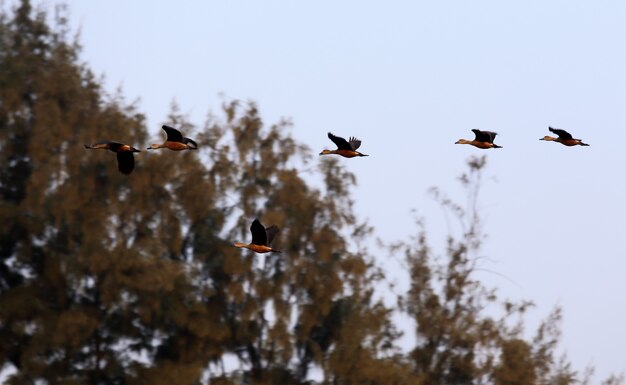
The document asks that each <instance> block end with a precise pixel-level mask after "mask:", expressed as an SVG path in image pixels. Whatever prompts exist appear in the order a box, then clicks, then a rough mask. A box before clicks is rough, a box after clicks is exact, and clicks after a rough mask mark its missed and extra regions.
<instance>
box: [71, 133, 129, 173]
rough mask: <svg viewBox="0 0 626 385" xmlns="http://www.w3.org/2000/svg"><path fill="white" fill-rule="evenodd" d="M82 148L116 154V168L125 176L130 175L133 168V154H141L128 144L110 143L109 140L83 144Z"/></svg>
mask: <svg viewBox="0 0 626 385" xmlns="http://www.w3.org/2000/svg"><path fill="white" fill-rule="evenodd" d="M84 146H85V148H86V149H88V150H111V151H113V152H115V153H117V168H118V170H120V172H121V173H123V174H126V175H130V173H131V172H133V169H134V168H135V156H134V155H133V152H141V151H139V150H137V149H136V148H135V147H131V146H129V145H128V144H123V143H119V142H112V141H110V140H106V141H102V142H97V143H94V144H92V145H89V144H85V145H84Z"/></svg>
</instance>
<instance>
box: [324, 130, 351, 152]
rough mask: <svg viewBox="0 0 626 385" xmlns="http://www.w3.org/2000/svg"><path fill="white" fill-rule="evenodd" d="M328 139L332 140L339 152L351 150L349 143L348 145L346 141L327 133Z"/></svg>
mask: <svg viewBox="0 0 626 385" xmlns="http://www.w3.org/2000/svg"><path fill="white" fill-rule="evenodd" d="M328 139H330V140H332V141H333V143H335V144H336V145H337V149H339V150H349V151H352V150H353V148H352V146H351V145H350V143H348V141H347V140H345V139H344V138H340V137H338V136H335V135H333V134H331V133H330V132H329V133H328Z"/></svg>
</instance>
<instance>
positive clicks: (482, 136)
mask: <svg viewBox="0 0 626 385" xmlns="http://www.w3.org/2000/svg"><path fill="white" fill-rule="evenodd" d="M472 132H473V133H474V135H476V140H477V141H479V142H487V143H493V140H494V139H495V138H496V135H498V133H496V132H491V131H481V130H477V129H473V130H472Z"/></svg>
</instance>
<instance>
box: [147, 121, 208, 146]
mask: <svg viewBox="0 0 626 385" xmlns="http://www.w3.org/2000/svg"><path fill="white" fill-rule="evenodd" d="M161 128H162V129H163V130H164V131H165V133H166V134H167V139H165V142H163V143H161V144H151V145H150V147H148V150H157V149H159V148H169V149H170V150H172V151H182V150H197V149H198V144H197V143H196V142H195V141H193V140H192V139H189V138H185V137H183V134H181V133H180V131H178V130H177V129H175V128H173V127H170V126H166V125H163V126H161Z"/></svg>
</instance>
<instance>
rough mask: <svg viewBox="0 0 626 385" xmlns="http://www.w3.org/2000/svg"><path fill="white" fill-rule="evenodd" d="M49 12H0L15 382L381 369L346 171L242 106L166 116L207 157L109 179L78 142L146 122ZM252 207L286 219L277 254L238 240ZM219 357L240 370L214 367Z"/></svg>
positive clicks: (297, 376) (4, 325)
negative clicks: (315, 164)
mask: <svg viewBox="0 0 626 385" xmlns="http://www.w3.org/2000/svg"><path fill="white" fill-rule="evenodd" d="M55 22H56V24H54V25H52V26H50V25H49V23H48V16H47V14H46V12H45V11H44V10H43V9H42V10H37V11H35V10H33V9H32V7H31V5H30V2H29V1H27V0H23V1H21V2H20V3H19V5H18V6H17V8H16V9H15V10H14V11H13V15H12V17H9V15H7V14H4V13H3V15H2V19H1V23H0V44H1V45H0V57H1V58H2V62H1V63H0V84H1V85H2V87H1V90H0V101H1V103H0V147H1V148H2V149H3V151H2V164H1V165H0V192H1V193H2V195H1V196H2V201H1V202H0V207H1V208H2V210H0V215H1V216H2V217H1V219H2V220H3V223H5V224H8V225H7V226H3V227H2V230H1V232H0V257H1V259H0V273H1V275H0V335H1V336H2V341H3V344H2V347H1V348H0V360H1V362H2V365H3V366H5V367H10V368H12V370H13V371H14V373H13V374H12V375H11V376H10V379H9V382H10V383H13V384H22V383H32V382H35V381H38V380H44V381H46V382H47V383H92V384H99V383H118V384H122V383H124V384H125V383H145V382H150V383H154V384H158V383H168V384H170V383H181V384H184V383H187V384H193V383H197V382H198V381H199V379H200V378H201V377H202V376H205V377H206V376H210V377H212V378H213V380H215V381H225V382H231V381H236V382H244V383H304V382H307V381H308V379H309V374H310V373H309V370H310V368H312V367H315V368H317V370H320V371H322V372H323V374H324V378H325V380H326V381H327V382H329V383H330V382H333V383H350V382H360V381H361V380H362V379H367V378H369V377H372V379H371V380H370V382H372V383H381V382H385V381H386V380H387V379H388V378H390V377H389V376H387V378H382V377H381V375H382V373H383V372H382V371H376V370H375V368H380V369H381V370H382V369H385V370H386V371H387V372H392V371H393V370H392V368H393V367H394V365H395V362H394V360H393V359H392V358H391V356H390V355H388V354H387V355H385V354H383V352H384V351H390V349H389V347H391V346H392V345H393V344H392V342H393V339H394V338H395V337H396V332H395V331H394V330H393V327H392V325H391V324H390V321H389V313H390V311H389V309H387V308H385V307H384V306H383V305H382V304H381V303H380V302H379V301H377V300H374V298H373V295H372V294H373V283H372V282H373V281H374V280H375V278H376V277H377V276H378V275H379V271H377V270H376V269H375V268H374V267H373V259H372V257H371V256H368V255H366V254H365V253H364V252H363V251H361V250H358V249H357V250H354V248H353V247H352V246H351V245H349V244H348V243H347V242H346V240H345V238H344V235H345V234H349V235H350V236H351V237H352V238H353V239H359V238H363V237H365V236H367V235H368V234H369V232H370V229H369V227H368V226H367V225H366V224H364V223H359V221H358V220H357V218H356V217H355V216H354V214H353V212H352V203H351V200H350V198H349V191H350V188H351V187H352V185H353V184H354V176H353V175H351V174H350V173H348V172H347V171H345V170H344V169H343V167H342V166H340V164H339V163H338V162H336V161H333V160H330V161H325V162H322V163H321V168H320V170H319V171H317V172H310V173H309V174H302V173H300V172H299V171H298V169H297V168H296V166H298V165H301V164H303V163H304V162H307V159H308V156H309V155H308V150H307V149H306V147H304V146H302V145H300V144H297V143H296V142H295V140H294V139H293V138H291V137H290V135H289V134H288V133H287V132H286V131H287V129H288V126H289V124H288V122H279V123H278V124H275V125H272V126H270V127H266V126H265V125H264V123H263V121H262V120H261V118H260V115H259V113H258V110H257V107H256V105H254V103H247V104H244V103H240V102H237V101H232V102H225V103H224V106H223V115H224V119H221V118H217V117H213V118H212V119H211V120H209V122H208V123H207V124H206V125H205V127H204V128H203V129H202V130H199V131H196V130H195V126H194V125H192V124H190V123H189V122H187V121H186V120H185V119H184V117H183V116H181V115H180V114H179V113H178V110H177V107H176V106H175V105H174V106H173V108H172V111H171V113H170V115H169V116H168V117H167V122H168V123H169V124H173V125H175V126H176V127H179V128H181V129H182V130H183V131H184V132H185V133H186V134H187V135H190V136H192V134H195V135H197V138H198V139H199V141H200V143H201V144H202V146H201V150H200V151H198V152H186V153H173V152H168V151H161V152H157V153H146V152H144V153H140V154H138V155H137V167H136V169H135V171H134V172H133V174H132V175H131V176H125V175H122V174H120V173H118V172H117V169H116V167H115V160H114V158H113V157H112V155H111V154H110V153H105V152H91V151H85V150H84V149H83V148H82V144H83V143H90V142H93V141H96V140H103V139H111V140H118V141H123V142H127V143H132V144H136V143H146V141H147V139H148V133H147V128H146V127H145V119H144V116H143V115H142V114H141V113H139V112H137V108H136V106H134V105H133V104H128V103H126V102H125V100H124V99H123V97H121V96H114V97H110V96H108V95H106V93H105V92H104V91H103V90H102V87H101V85H100V83H99V82H98V81H97V80H96V79H95V77H94V76H93V74H92V73H91V72H90V71H89V69H88V68H87V67H86V66H85V65H82V64H80V63H79V62H78V57H79V52H80V47H79V45H78V44H77V43H76V42H75V41H69V39H67V28H66V24H65V19H64V18H63V17H60V18H58V19H57V20H56V21H55ZM136 147H141V146H139V145H136ZM308 179H314V180H321V181H322V186H323V188H315V187H312V185H311V184H309V183H308V182H307V180H308ZM255 217H261V218H262V220H263V221H264V222H266V223H275V224H277V225H278V226H280V227H281V228H282V229H283V230H282V232H281V234H280V237H279V239H278V242H279V245H280V247H282V248H283V250H284V253H283V254H280V255H265V256H257V255H250V254H249V253H248V252H243V253H242V252H241V251H240V250H237V249H235V248H233V247H231V242H232V241H233V240H235V239H241V238H245V237H248V236H249V235H248V230H247V229H248V227H249V223H250V222H251V220H252V219H253V218H255ZM363 320H367V322H364V321H363ZM226 357H235V360H237V361H238V362H239V367H240V369H239V370H235V371H228V370H222V369H220V368H223V367H224V360H225V359H226ZM345 362H351V363H352V369H350V368H347V369H346V368H345V367H344V365H343V363H345ZM364 366H367V367H369V368H372V372H371V373H370V374H364V373H362V371H360V370H358V368H360V367H364ZM390 368H391V369H390ZM385 383H387V382H385Z"/></svg>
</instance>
